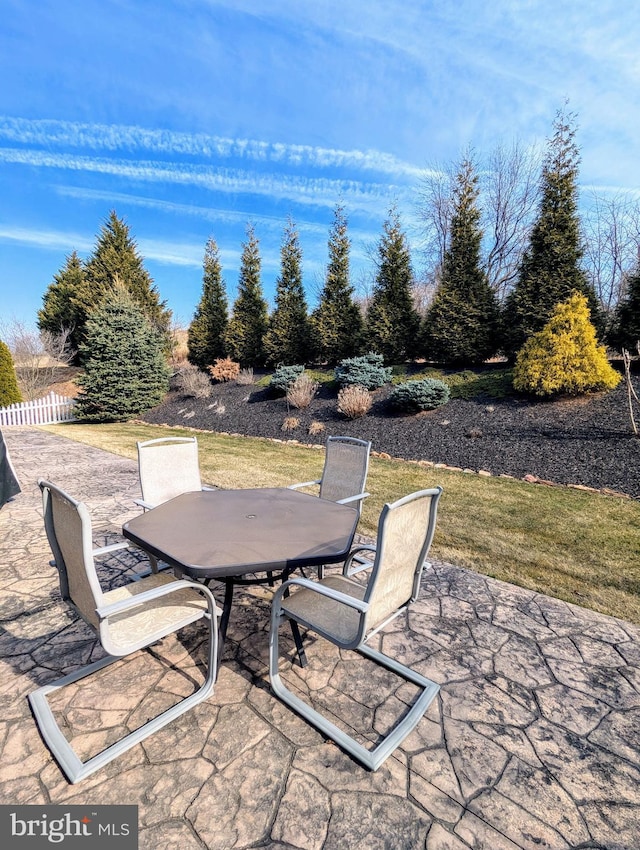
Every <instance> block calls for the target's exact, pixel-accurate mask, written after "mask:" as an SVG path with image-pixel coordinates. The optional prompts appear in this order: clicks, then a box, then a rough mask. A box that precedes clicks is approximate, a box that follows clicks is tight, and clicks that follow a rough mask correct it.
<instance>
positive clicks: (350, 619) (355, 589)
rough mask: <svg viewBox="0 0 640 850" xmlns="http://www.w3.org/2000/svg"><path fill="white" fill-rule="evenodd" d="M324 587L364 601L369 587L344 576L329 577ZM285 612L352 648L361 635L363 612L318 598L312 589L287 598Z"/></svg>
mask: <svg viewBox="0 0 640 850" xmlns="http://www.w3.org/2000/svg"><path fill="white" fill-rule="evenodd" d="M322 584H323V586H324V587H330V588H332V589H333V590H337V591H338V592H339V593H342V594H344V595H345V596H350V597H351V598H352V599H358V600H362V599H364V594H365V591H366V589H367V588H366V585H363V584H360V583H359V582H357V581H353V579H350V578H345V577H344V576H341V575H328V576H327V577H326V578H325V579H323V581H322ZM282 612H283V614H286V615H287V616H288V617H291V618H292V619H294V620H296V621H297V622H298V623H300V624H301V625H303V626H306V627H307V628H310V629H313V630H314V631H316V632H318V633H319V634H321V635H331V636H332V638H335V641H336V643H339V644H341V645H345V646H346V645H353V642H354V640H356V638H357V636H358V630H359V627H360V613H359V612H358V611H356V610H355V609H354V608H350V607H349V606H348V605H344V604H343V603H342V602H339V601H337V600H336V599H331V598H329V597H326V596H319V595H318V593H316V592H315V591H313V590H308V589H306V588H301V589H300V590H298V591H297V592H296V593H293V594H291V596H287V597H285V598H284V599H283V600H282Z"/></svg>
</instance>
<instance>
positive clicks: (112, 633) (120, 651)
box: [100, 573, 207, 655]
mask: <svg viewBox="0 0 640 850" xmlns="http://www.w3.org/2000/svg"><path fill="white" fill-rule="evenodd" d="M174 581H175V579H174V578H173V577H172V576H169V575H167V574H166V573H152V574H151V575H149V576H147V577H146V578H143V579H141V580H140V581H135V582H131V584H128V585H125V586H124V587H116V588H115V589H114V590H109V591H107V592H106V593H104V594H103V597H102V598H103V603H104V605H105V606H108V605H111V604H112V603H114V602H121V601H122V600H126V599H133V598H135V597H136V596H138V595H139V594H141V593H145V592H147V591H149V590H152V589H154V588H156V587H160V586H162V585H168V584H173V583H174ZM206 611H207V601H206V599H204V597H202V596H200V595H195V594H194V592H193V590H192V589H191V588H184V589H183V590H177V591H176V592H175V593H172V594H170V595H169V596H160V597H158V598H156V599H153V600H151V601H149V602H145V603H144V605H139V606H137V607H135V608H132V609H130V610H127V611H123V612H122V613H121V614H112V615H111V616H110V617H109V618H108V619H107V620H105V623H104V625H101V629H100V637H101V641H102V645H103V646H104V648H105V649H106V650H107V651H108V652H109V654H110V655H127V654H129V653H130V652H131V651H132V647H137V648H142V647H144V646H149V644H151V643H155V642H156V641H157V640H161V639H162V638H163V637H165V636H166V635H168V634H171V633H172V632H175V631H178V629H181V628H183V627H184V626H188V625H189V624H190V623H194V622H195V621H196V620H199V619H200V618H201V617H202V616H203V614H204V613H205V612H206Z"/></svg>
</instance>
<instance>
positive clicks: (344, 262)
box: [311, 205, 364, 365]
mask: <svg viewBox="0 0 640 850" xmlns="http://www.w3.org/2000/svg"><path fill="white" fill-rule="evenodd" d="M350 244H351V243H350V240H349V237H348V235H347V219H346V216H345V213H344V207H343V206H342V205H338V206H337V207H336V208H335V210H334V214H333V224H332V226H331V230H330V232H329V263H328V265H327V274H326V277H325V281H324V287H323V289H322V292H321V293H320V299H319V302H318V306H317V307H316V309H315V310H314V311H313V313H312V315H311V327H312V336H313V345H314V353H315V356H316V358H317V359H318V360H319V361H320V362H322V363H328V364H329V365H334V364H335V363H338V362H340V360H344V359H345V358H348V357H353V356H354V355H356V354H359V353H360V351H361V346H362V337H363V331H364V323H363V320H362V314H361V313H360V308H359V307H358V305H357V304H356V303H355V301H354V291H353V287H352V286H351V282H350V279H349V248H350Z"/></svg>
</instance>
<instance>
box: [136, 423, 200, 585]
mask: <svg viewBox="0 0 640 850" xmlns="http://www.w3.org/2000/svg"><path fill="white" fill-rule="evenodd" d="M136 446H137V449H138V475H139V477H140V490H141V491H142V499H134V502H135V503H136V505H139V506H140V507H141V508H143V510H145V511H146V510H151V508H155V507H156V505H161V504H162V503H163V502H168V501H169V499H173V498H174V496H179V495H181V494H182V493H189V492H192V491H194V490H212V489H214V488H212V487H207V486H206V485H205V486H203V484H202V480H201V478H200V465H199V462H198V441H197V440H196V438H195V437H159V438H158V439H156V440H145V441H144V442H138V443H136ZM147 557H148V558H149V563H150V564H151V571H152V572H154V573H155V572H157V571H158V562H157V560H156V558H154V556H153V555H149V554H148V553H147Z"/></svg>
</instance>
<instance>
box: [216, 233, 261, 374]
mask: <svg viewBox="0 0 640 850" xmlns="http://www.w3.org/2000/svg"><path fill="white" fill-rule="evenodd" d="M260 265H261V261H260V244H259V242H258V239H257V238H256V234H255V232H254V229H253V226H252V225H249V226H248V227H247V241H246V242H245V243H244V244H243V246H242V258H241V261H240V279H239V281H238V296H237V298H236V300H235V302H234V305H233V311H232V315H231V320H230V321H229V324H228V326H227V330H226V334H225V345H226V348H227V353H228V355H229V356H230V357H232V358H233V359H234V360H236V361H238V362H239V363H240V364H241V365H242V366H263V365H264V362H265V353H264V335H265V333H266V332H267V327H268V314H267V302H266V301H265V300H264V296H263V294H262V284H261V283H260Z"/></svg>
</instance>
